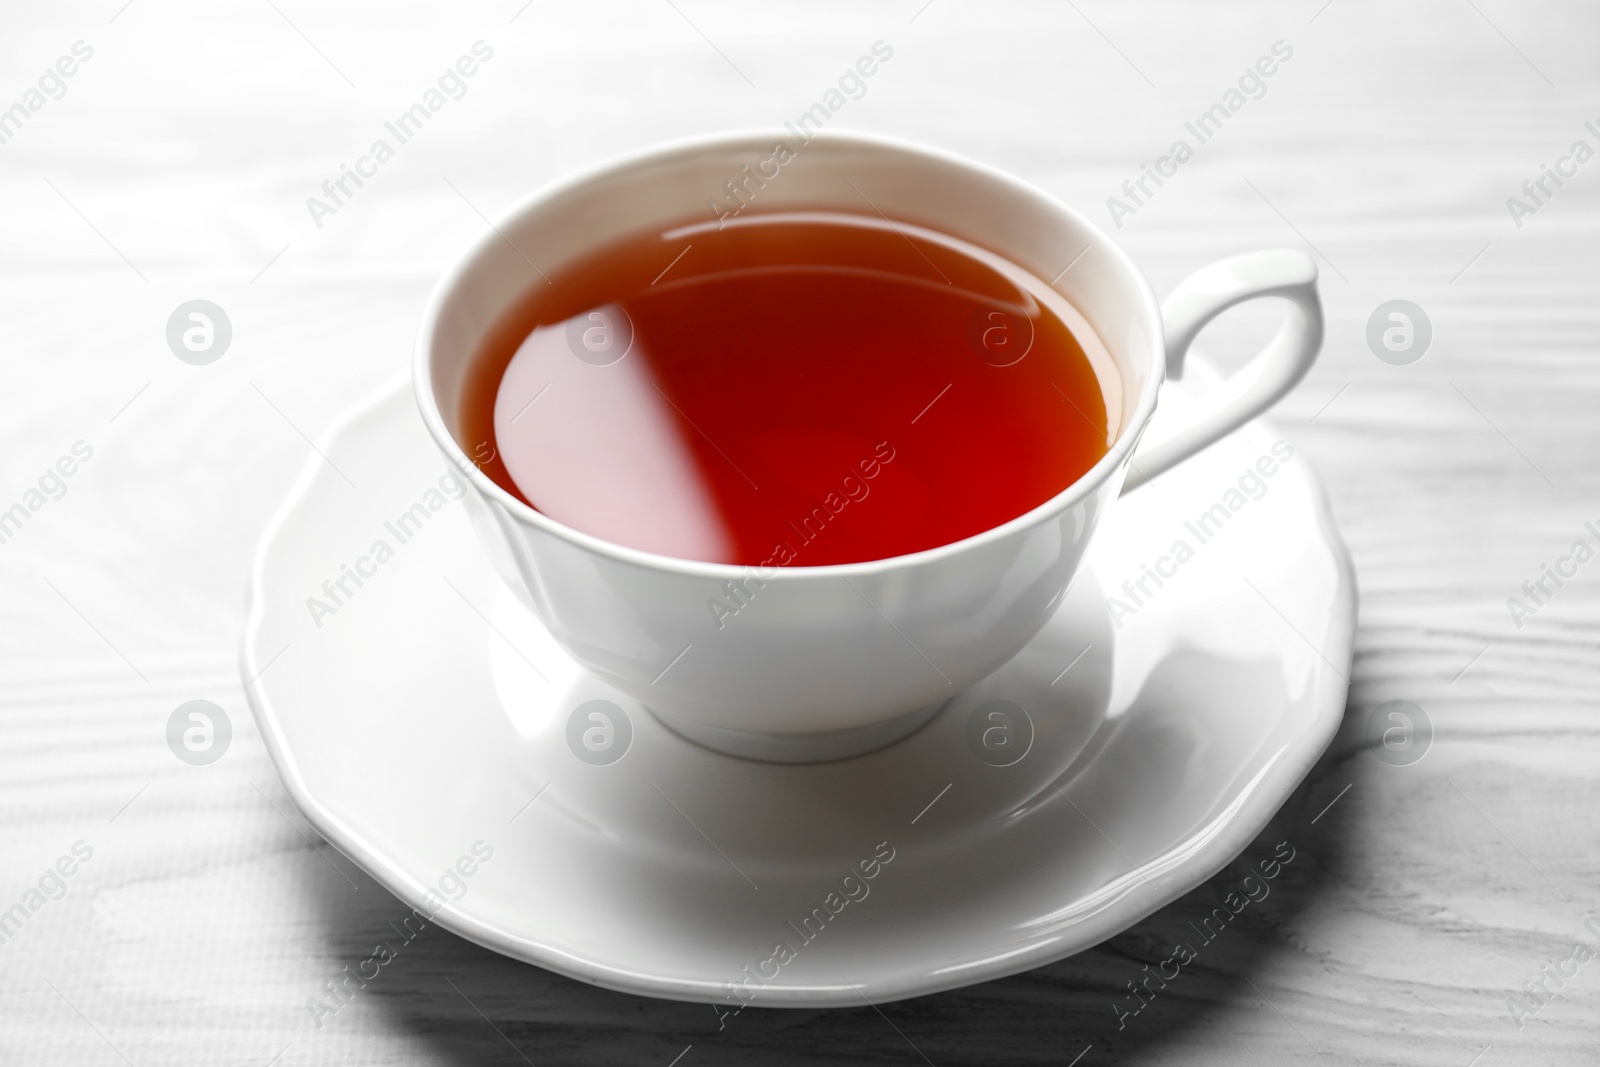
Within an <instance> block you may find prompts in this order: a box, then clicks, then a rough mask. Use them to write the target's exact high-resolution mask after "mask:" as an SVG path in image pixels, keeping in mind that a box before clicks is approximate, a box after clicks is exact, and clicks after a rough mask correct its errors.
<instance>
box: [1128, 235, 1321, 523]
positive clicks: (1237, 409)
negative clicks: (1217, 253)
mask: <svg viewBox="0 0 1600 1067" xmlns="http://www.w3.org/2000/svg"><path fill="white" fill-rule="evenodd" d="M1267 296H1275V297H1281V298H1283V299H1284V300H1285V301H1287V302H1288V303H1287V308H1286V310H1287V315H1286V317H1285V319H1284V323H1283V326H1282V327H1281V328H1279V330H1278V332H1277V334H1276V335H1275V336H1274V337H1273V338H1272V340H1271V341H1269V342H1267V346H1266V347H1265V348H1263V349H1262V350H1261V352H1260V354H1258V355H1257V356H1256V357H1255V358H1254V359H1252V360H1251V361H1250V362H1249V363H1247V364H1245V365H1244V367H1242V368H1240V369H1239V370H1238V371H1237V372H1236V373H1234V375H1233V376H1232V377H1230V378H1228V379H1227V380H1226V381H1224V382H1222V383H1221V384H1219V385H1218V386H1216V388H1214V389H1212V390H1211V392H1210V394H1209V395H1208V396H1207V398H1206V399H1207V407H1206V410H1205V411H1204V412H1202V413H1201V414H1200V415H1199V416H1197V417H1196V418H1195V419H1194V420H1193V421H1192V422H1190V423H1189V425H1187V426H1185V427H1183V428H1182V429H1181V430H1179V431H1178V432H1177V433H1174V434H1172V435H1171V436H1170V437H1167V438H1165V439H1164V440H1161V441H1157V442H1155V443H1153V444H1152V443H1144V444H1142V445H1141V446H1140V447H1139V450H1138V451H1137V452H1135V453H1134V454H1133V458H1132V459H1131V460H1130V461H1129V463H1128V476H1127V478H1126V479H1125V480H1124V482H1123V485H1122V491H1123V492H1124V493H1127V492H1129V491H1130V490H1133V489H1137V488H1138V487H1139V486H1141V485H1143V484H1144V483H1146V482H1148V481H1149V480H1150V479H1152V478H1154V477H1155V476H1156V475H1158V474H1161V473H1162V472H1164V471H1167V470H1170V469H1171V468H1173V467H1174V466H1176V465H1177V464H1179V463H1181V462H1183V461H1184V460H1185V459H1188V458H1189V457H1190V456H1192V455H1194V454H1195V453H1196V452H1198V451H1200V450H1201V449H1202V448H1205V447H1206V446H1207V445H1209V444H1212V443H1214V442H1216V441H1218V440H1221V439H1222V438H1223V437H1226V436H1227V435H1228V434H1230V433H1232V432H1233V431H1234V430H1236V429H1238V428H1239V427H1240V426H1243V425H1244V424H1245V423H1247V422H1249V421H1250V420H1251V419H1253V418H1255V417H1256V416H1257V415H1259V414H1261V413H1262V412H1263V411H1266V410H1267V409H1268V408H1270V407H1271V406H1272V405H1273V404H1275V403H1277V402H1278V401H1279V400H1280V399H1282V397H1283V396H1284V394H1286V393H1287V392H1288V391H1289V390H1290V389H1293V388H1294V387H1295V384H1296V383H1297V382H1299V381H1300V379H1301V378H1303V377H1305V373H1306V371H1308V370H1310V369H1311V364H1312V363H1313V362H1315V361H1316V358H1317V353H1318V351H1320V350H1321V348H1322V300H1321V298H1320V297H1319V296H1318V295H1317V264H1316V262H1315V261H1314V260H1313V259H1312V258H1311V257H1310V256H1308V255H1307V254H1306V253H1304V252H1302V251H1300V250H1299V249H1297V248H1275V249H1271V250H1269V251H1264V252H1247V253H1245V254H1244V255H1241V256H1230V257H1229V258H1227V259H1221V260H1218V261H1217V262H1215V263H1213V264H1211V265H1210V266H1208V267H1202V268H1201V269H1200V270H1198V271H1196V272H1195V273H1194V274H1191V275H1190V276H1189V277H1188V278H1186V279H1185V280H1184V281H1183V282H1182V283H1181V284H1180V285H1179V286H1178V287H1177V288H1176V289H1174V290H1173V291H1172V295H1171V296H1169V297H1167V299H1166V302H1165V303H1163V304H1162V305H1161V318H1162V320H1163V321H1164V322H1165V324H1166V334H1167V352H1166V356H1167V377H1168V378H1172V379H1179V378H1182V377H1183V363H1184V358H1185V357H1186V356H1187V355H1188V354H1189V346H1190V345H1191V344H1193V343H1194V339H1195V337H1196V336H1197V335H1198V334H1199V333H1200V331H1201V330H1202V329H1204V328H1205V325H1206V324H1207V323H1208V322H1210V321H1211V320H1212V319H1214V318H1216V317H1217V316H1218V315H1220V314H1222V313H1223V312H1224V311H1226V310H1228V309H1229V308H1231V307H1233V306H1234V305H1235V304H1241V303H1243V302H1244V301H1246V300H1255V299H1257V298H1259V297H1267Z"/></svg>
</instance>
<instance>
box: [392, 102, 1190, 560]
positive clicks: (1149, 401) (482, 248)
mask: <svg viewBox="0 0 1600 1067" xmlns="http://www.w3.org/2000/svg"><path fill="white" fill-rule="evenodd" d="M788 133H789V131H787V130H781V129H779V128H776V127H750V128H744V129H737V130H726V131H722V132H720V133H713V134H700V135H696V136H692V137H683V138H677V139H674V140H670V141H665V142H661V143H658V144H654V145H651V146H649V147H646V148H643V149H636V150H634V151H631V152H625V153H622V154H620V155H615V156H612V157H610V158H607V159H604V160H601V161H600V162H598V163H595V164H592V165H590V166H588V167H584V168H582V169H580V170H578V171H576V172H574V173H572V174H569V175H567V176H566V177H564V178H557V179H555V180H554V181H551V182H548V183H546V184H545V185H543V186H541V187H540V188H538V189H535V190H534V191H532V192H531V193H528V194H527V195H525V196H524V197H522V199H520V200H518V201H517V202H516V203H515V204H514V205H512V206H511V207H510V208H509V209H507V210H506V211H505V212H503V213H502V214H501V215H500V216H499V217H498V218H496V219H495V221H494V222H493V223H491V225H490V227H489V229H488V231H487V232H485V233H483V234H481V235H480V236H479V237H478V238H476V239H475V240H474V241H473V242H472V243H471V244H470V245H468V247H467V248H466V250H465V251H463V252H462V253H461V254H460V255H458V256H457V257H456V259H455V260H454V261H453V262H452V263H451V265H450V266H449V267H448V268H447V269H446V270H445V272H444V273H443V274H442V275H440V277H439V280H438V281H437V282H435V283H434V286H433V289H432V291H431V292H430V293H429V294H428V300H427V304H426V305H425V307H424V310H423V315H422V321H421V323H420V324H419V326H418V328H417V340H416V346H415V349H414V351H413V354H412V361H411V384H412V393H413V396H414V398H415V400H416V402H417V407H418V408H419V409H420V411H421V414H422V421H423V423H424V425H426V426H427V428H428V432H429V434H430V435H431V436H432V437H433V439H434V441H435V442H436V443H437V444H438V445H439V447H440V448H441V449H443V450H444V452H445V454H446V455H447V456H448V457H449V458H450V459H451V461H452V462H453V463H454V465H455V466H456V467H457V468H458V469H460V470H461V471H463V472H464V473H465V474H466V477H467V478H468V479H469V480H470V481H471V483H472V484H473V485H474V486H475V487H476V488H477V489H478V490H480V491H481V492H484V493H486V494H487V495H488V496H489V497H490V498H491V499H492V500H495V501H496V502H498V503H499V504H500V505H501V506H503V507H505V508H506V509H507V510H508V511H509V513H510V515H511V516H512V517H513V518H515V519H516V520H517V521H519V522H523V523H527V524H529V525H532V526H534V527H536V528H537V529H540V530H542V531H543V532H545V533H547V534H551V535H553V536H555V537H559V538H561V539H562V540H564V541H567V542H569V543H571V544H573V545H576V546H577V547H579V548H582V549H584V550H586V551H588V552H592V553H595V554H597V555H601V556H605V557H609V558H611V559H613V560H615V561H617V562H619V563H627V564H632V565H634V566H637V567H643V568H646V569H650V570H656V571H667V572H670V573H674V574H679V575H683V576H686V577H694V578H711V579H715V580H719V581H720V580H726V579H729V578H735V579H736V578H740V577H743V576H748V575H749V574H750V573H751V572H752V571H756V570H759V571H760V572H761V573H760V577H761V579H762V580H763V581H773V580H777V581H783V582H795V581H801V580H806V579H816V578H829V577H844V578H851V577H856V576H869V575H874V574H882V573H886V572H890V571H895V570H900V569H905V568H911V567H916V566H921V565H925V564H931V563H936V562H940V561H942V560H946V559H949V558H953V557H955V556H959V555H962V554H965V553H967V552H970V551H972V550H973V549H976V548H981V547H983V546H985V545H987V544H989V543H991V542H995V541H1000V540H1003V539H1005V538H1006V537H1009V536H1010V535H1012V534H1014V533H1017V532H1019V531H1021V530H1023V529H1026V528H1029V527H1032V526H1036V525H1038V524H1040V523H1042V522H1045V521H1046V520H1048V519H1050V518H1052V517H1054V516H1055V515H1058V514H1060V513H1061V512H1064V511H1066V510H1067V509H1069V508H1071V507H1072V506H1073V505H1075V504H1077V503H1079V502H1080V501H1082V500H1084V499H1085V498H1087V497H1089V496H1091V495H1092V494H1093V493H1095V492H1096V491H1097V490H1099V489H1100V487H1101V486H1102V485H1103V484H1104V483H1105V482H1106V481H1107V480H1108V479H1110V478H1111V476H1112V475H1113V474H1114V473H1116V472H1117V471H1118V470H1120V469H1121V468H1122V467H1123V466H1124V465H1125V464H1126V463H1127V462H1128V457H1129V455H1130V454H1131V452H1132V450H1133V447H1134V446H1135V445H1137V444H1138V442H1139V439H1140V437H1141V436H1142V435H1143V432H1144V429H1145V427H1146V426H1147V425H1148V424H1149V422H1150V418H1151V416H1152V415H1153V414H1154V413H1155V407H1156V401H1157V397H1158V394H1159V391H1160V388H1161V385H1162V383H1163V382H1164V381H1165V379H1166V354H1165V344H1164V340H1163V339H1164V337H1165V332H1164V330H1163V327H1162V317H1161V306H1160V303H1159V302H1158V301H1157V300H1156V296H1155V292H1154V291H1153V290H1152V289H1151V287H1150V283H1149V280H1148V279H1146V278H1145V276H1144V272H1143V271H1141V270H1140V269H1139V267H1138V265H1137V264H1136V263H1134V261H1133V259H1132V257H1131V256H1129V255H1128V253H1127V252H1126V251H1124V250H1123V249H1122V247H1121V246H1120V245H1118V244H1117V243H1116V242H1114V241H1112V240H1111V238H1110V236H1109V235H1108V234H1107V233H1106V232H1105V231H1104V230H1102V229H1101V228H1100V227H1099V226H1097V225H1095V224H1094V223H1093V222H1091V221H1089V219H1088V218H1087V217H1085V216H1084V215H1083V214H1082V213H1081V212H1079V211H1077V210H1076V209H1074V208H1073V207H1071V206H1070V205H1068V204H1066V203H1064V202H1062V201H1061V200H1058V199H1057V198H1056V197H1054V196H1051V195H1050V194H1049V193H1047V192H1045V191H1044V190H1043V189H1040V188H1039V187H1038V186H1035V185H1033V184H1032V183H1030V182H1027V181H1024V180H1023V179H1021V178H1018V177H1016V176H1015V175H1012V174H1009V173H1007V172H1005V171H1003V170H1000V169H999V168H998V167H992V166H990V165H988V164H986V163H982V162H979V161H977V160H973V159H968V158H967V157H965V156H961V155H958V154H956V153H954V152H948V151H945V150H944V149H940V148H934V147H931V146H929V145H923V144H918V143H916V142H913V141H908V140H902V139H900V138H896V137H887V136H884V135H882V134H876V133H865V132H861V131H854V130H822V131H818V132H817V133H815V134H814V135H813V136H812V137H811V139H810V140H808V141H807V142H806V143H807V144H810V143H811V141H815V140H819V139H821V140H826V141H829V142H834V143H839V144H859V145H866V146H871V147H875V148H887V149H891V150H893V151H895V152H899V153H902V154H904V155H908V156H920V157H922V158H923V159H924V160H926V161H928V162H931V163H935V164H938V165H941V166H946V167H954V168H957V169H965V170H968V171H973V172H976V173H978V174H979V175H980V176H982V177H984V178H986V179H988V180H990V181H994V182H998V183H1000V184H1003V185H1008V186H1010V187H1011V188H1012V189H1013V190H1015V191H1016V192H1019V193H1022V194H1024V195H1025V196H1027V197H1028V198H1030V199H1032V200H1034V201H1036V202H1037V203H1038V204H1039V206H1041V207H1043V208H1045V209H1047V210H1051V211H1056V212H1059V213H1061V214H1064V215H1066V216H1068V217H1069V218H1070V219H1071V220H1072V221H1073V222H1074V223H1076V224H1077V225H1079V226H1081V227H1082V228H1083V229H1084V230H1086V231H1087V232H1088V233H1089V234H1090V235H1091V238H1092V239H1093V240H1094V241H1095V243H1096V245H1097V246H1098V248H1099V250H1100V251H1101V252H1104V253H1107V254H1109V255H1110V256H1111V257H1112V258H1113V259H1114V260H1115V261H1116V262H1117V264H1118V265H1119V266H1120V267H1121V268H1122V269H1123V271H1124V272H1125V273H1126V275H1127V276H1128V277H1129V278H1130V279H1131V280H1132V282H1133V286H1134V289H1135V292H1134V294H1133V296H1134V298H1135V301H1136V302H1137V304H1138V306H1139V308H1140V311H1141V313H1142V314H1143V315H1144V317H1145V318H1146V319H1147V320H1148V322H1149V325H1150V326H1151V327H1152V329H1151V333H1150V336H1151V337H1153V338H1154V339H1155V345H1154V347H1155V351H1154V352H1153V353H1152V355H1151V359H1150V363H1151V365H1150V367H1149V374H1148V375H1147V376H1146V378H1145V383H1144V387H1143V389H1142V390H1141V391H1140V394H1139V398H1138V403H1137V404H1136V405H1135V406H1134V411H1133V415H1132V417H1131V418H1129V419H1128V423H1127V427H1126V429H1125V430H1124V432H1123V434H1122V439H1121V440H1120V441H1118V442H1116V443H1114V444H1113V445H1112V446H1111V447H1110V448H1108V449H1107V450H1106V454H1105V455H1104V456H1102V457H1100V459H1099V460H1098V461H1096V462H1095V464H1094V465H1093V466H1092V467H1090V468H1089V469H1088V470H1087V471H1085V472H1084V473H1083V474H1082V475H1080V476H1079V477H1078V478H1077V479H1076V480H1074V481H1073V482H1072V484H1070V485H1068V486H1067V487H1066V488H1065V489H1063V490H1061V492H1059V493H1057V494H1056V495H1055V496H1053V497H1051V498H1050V499H1049V500H1046V501H1044V502H1043V503H1042V504H1039V505H1038V506H1036V507H1034V508H1032V509H1030V510H1028V511H1025V512H1023V513H1022V514H1021V515H1018V516H1016V517H1015V518H1013V519H1010V520H1007V521H1006V522H1003V523H1000V524H999V525H996V526H991V527H989V528H988V529H986V530H983V531H981V532H979V533H976V534H973V535H972V536H970V537H964V538H962V539H961V540H959V541H950V542H947V543H945V544H942V545H936V546H934V547H933V548H926V549H922V550H920V551H917V552H908V553H904V554H902V555H898V556H885V557H883V558H881V559H872V560H861V561H858V562H855V563H830V564H824V565H821V566H810V567H807V566H796V567H782V566H780V567H771V568H762V567H761V566H760V565H759V564H737V563H712V562H708V561H705V560H693V559H684V558H681V557H678V556H668V555H664V554H662V553H659V552H650V551H647V550H645V549H639V548H630V547H629V546H627V545H623V544H618V543H617V542H615V541H609V540H606V539H605V538H603V537H597V536H595V535H594V534H590V533H585V532H584V531H582V530H579V529H577V528H576V527H573V526H569V525H567V524H566V523H563V522H561V521H559V520H557V519H554V518H551V517H550V516H548V515H546V514H544V513H543V512H541V511H539V510H538V509H537V508H534V507H532V506H531V505H529V504H526V503H524V502H523V501H522V500H519V499H518V498H517V497H515V496H513V495H512V494H511V493H509V492H507V491H506V490H505V489H504V488H502V487H501V486H500V485H499V483H497V482H496V481H495V480H494V479H492V478H490V477H489V476H488V475H487V474H485V473H484V472H483V471H482V469H480V468H479V467H478V465H477V464H476V463H474V462H472V460H471V459H470V458H469V457H468V456H467V454H466V452H465V451H464V450H463V449H462V448H461V446H460V444H458V443H457V441H456V439H455V437H454V435H452V434H451V433H450V429H449V427H448V426H446V425H445V421H444V416H443V415H442V414H441V412H440V411H439V405H438V402H437V398H436V397H435V396H434V391H433V375H432V370H433V337H434V335H435V333H436V331H437V327H438V324H439V319H440V317H441V315H442V313H443V310H444V307H445V305H446V303H447V302H448V301H449V300H450V299H451V297H452V296H453V295H454V294H455V293H456V291H457V290H458V288H459V287H460V285H461V283H462V280H463V279H464V277H465V275H466V273H467V271H468V270H469V269H470V267H471V266H472V265H473V264H474V263H476V262H477V261H478V260H479V259H481V258H482V257H483V256H484V255H485V254H486V252H487V251H488V250H489V249H490V248H492V247H494V246H495V245H496V244H497V243H498V242H500V241H501V240H503V239H504V238H502V237H501V232H502V231H503V230H504V229H505V228H506V227H508V226H509V225H510V224H511V223H512V222H513V221H515V220H518V219H521V218H523V217H524V216H526V215H529V214H531V213H533V212H535V211H537V210H538V209H539V208H540V207H541V206H542V205H543V204H544V203H546V202H548V201H550V200H553V199H556V198H558V197H560V196H562V195H565V194H567V193H569V192H572V191H574V190H576V189H578V188H580V187H582V186H584V185H587V184H589V183H591V182H593V181H595V180H597V179H600V178H603V177H606V176H609V175H612V174H616V173H618V172H622V171H627V170H630V169H632V168H634V167H638V166H640V165H642V164H646V163H651V162H656V161H659V160H663V159H666V158H670V157H673V156H680V155H688V154H693V153H694V152H702V151H706V150H709V149H716V148H730V147H738V146H741V145H744V144H746V143H751V144H759V143H764V142H769V141H771V139H772V138H774V137H776V138H778V139H779V140H782V139H783V138H784V137H785V136H788ZM996 254H998V255H1004V253H1003V252H997V253H996ZM1052 287H1053V286H1052ZM1101 340H1102V343H1103V342H1104V338H1102V339H1101Z"/></svg>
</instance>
